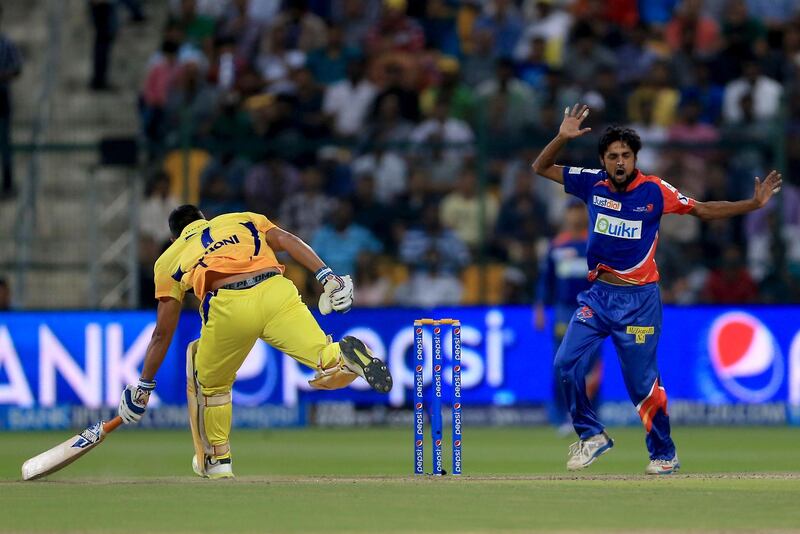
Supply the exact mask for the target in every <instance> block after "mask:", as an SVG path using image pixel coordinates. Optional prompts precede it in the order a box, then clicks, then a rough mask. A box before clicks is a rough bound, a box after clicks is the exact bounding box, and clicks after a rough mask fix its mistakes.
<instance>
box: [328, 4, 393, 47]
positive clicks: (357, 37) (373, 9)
mask: <svg viewBox="0 0 800 534" xmlns="http://www.w3.org/2000/svg"><path fill="white" fill-rule="evenodd" d="M333 5H334V6H337V5H338V6H339V9H338V10H336V9H335V7H334V16H333V20H334V21H335V23H336V24H340V25H341V26H342V33H343V34H344V39H345V42H346V43H347V46H349V47H352V48H357V49H359V50H360V49H362V48H363V46H364V41H365V40H366V38H367V34H368V33H369V31H370V28H372V26H373V25H374V24H375V23H376V22H377V21H378V18H379V17H380V15H381V3H380V2H378V1H376V0H370V1H369V2H364V1H363V0H341V1H339V2H333Z"/></svg>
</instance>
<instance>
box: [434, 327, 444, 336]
mask: <svg viewBox="0 0 800 534" xmlns="http://www.w3.org/2000/svg"><path fill="white" fill-rule="evenodd" d="M441 331H442V329H441V328H439V327H438V326H437V327H436V328H434V329H433V333H434V334H439V333H441Z"/></svg>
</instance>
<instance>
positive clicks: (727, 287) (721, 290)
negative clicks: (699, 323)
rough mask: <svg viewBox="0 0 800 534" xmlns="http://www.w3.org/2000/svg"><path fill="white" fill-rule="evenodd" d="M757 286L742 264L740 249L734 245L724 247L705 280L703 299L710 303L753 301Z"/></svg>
mask: <svg viewBox="0 0 800 534" xmlns="http://www.w3.org/2000/svg"><path fill="white" fill-rule="evenodd" d="M757 294H758V288H757V287H756V283H755V282H754V281H753V277H752V276H750V272H749V271H748V270H747V268H746V267H745V266H744V261H743V259H742V251H741V249H740V248H739V247H738V246H736V245H728V246H727V247H725V249H724V251H723V253H722V258H721V261H720V263H719V266H718V267H717V268H716V269H714V270H712V271H711V274H710V275H709V276H708V280H706V287H705V299H706V302H710V303H712V304H737V303H739V304H741V303H746V302H754V301H755V299H756V296H757Z"/></svg>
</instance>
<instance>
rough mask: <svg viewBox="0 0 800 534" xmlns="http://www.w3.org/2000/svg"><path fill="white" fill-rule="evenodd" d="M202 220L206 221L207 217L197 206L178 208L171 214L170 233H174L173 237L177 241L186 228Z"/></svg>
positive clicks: (189, 205)
mask: <svg viewBox="0 0 800 534" xmlns="http://www.w3.org/2000/svg"><path fill="white" fill-rule="evenodd" d="M200 219H205V216H204V215H203V212H202V211H200V208H198V207H197V206H194V205H192V204H184V205H183V206H178V207H177V208H175V209H174V210H172V213H170V214H169V231H170V232H172V237H174V238H175V239H177V238H178V237H180V235H181V232H183V229H184V228H186V227H187V226H188V225H189V224H191V223H193V222H194V221H197V220H200Z"/></svg>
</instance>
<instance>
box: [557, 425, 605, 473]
mask: <svg viewBox="0 0 800 534" xmlns="http://www.w3.org/2000/svg"><path fill="white" fill-rule="evenodd" d="M613 446H614V440H612V439H611V438H610V437H609V436H608V434H606V433H605V432H601V433H600V434H596V435H594V436H592V437H591V438H589V439H583V440H580V441H576V442H575V443H573V444H572V445H570V446H569V459H568V460H567V469H569V470H570V471H577V470H578V469H584V468H586V467H589V466H590V465H592V462H594V461H595V460H597V458H599V457H600V455H601V454H604V453H605V452H607V451H608V450H609V449H610V448H611V447H613Z"/></svg>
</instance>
